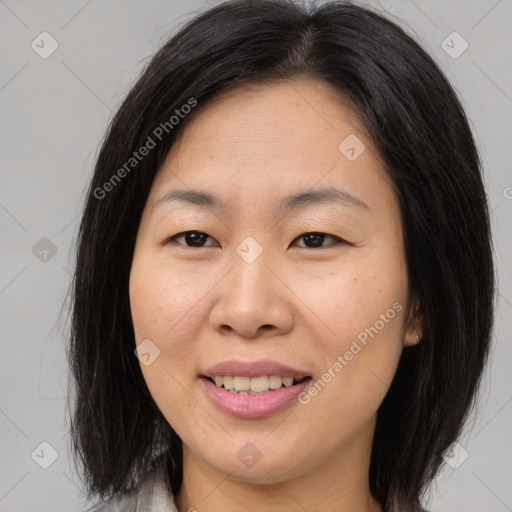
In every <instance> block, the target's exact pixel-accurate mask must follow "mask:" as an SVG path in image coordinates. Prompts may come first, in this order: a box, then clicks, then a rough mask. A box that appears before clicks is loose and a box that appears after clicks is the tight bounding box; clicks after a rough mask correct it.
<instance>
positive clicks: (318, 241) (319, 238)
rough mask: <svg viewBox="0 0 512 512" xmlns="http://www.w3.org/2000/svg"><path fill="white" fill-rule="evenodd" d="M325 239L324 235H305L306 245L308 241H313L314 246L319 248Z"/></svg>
mask: <svg viewBox="0 0 512 512" xmlns="http://www.w3.org/2000/svg"><path fill="white" fill-rule="evenodd" d="M324 237H325V235H323V234H322V233H309V234H307V235H304V241H305V242H306V245H307V244H308V241H310V242H311V241H312V242H313V245H314V246H315V247H317V246H321V245H322V242H323V240H324Z"/></svg>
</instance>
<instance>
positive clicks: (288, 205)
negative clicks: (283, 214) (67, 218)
mask: <svg viewBox="0 0 512 512" xmlns="http://www.w3.org/2000/svg"><path fill="white" fill-rule="evenodd" d="M173 201H177V202H182V203H186V204H193V205H196V206H200V207H202V208H213V209H217V210H221V209H227V208H228V204H227V203H225V202H224V201H222V200H221V199H220V198H219V197H217V196H214V195H212V194H210V193H208V192H205V191H202V190H196V189H190V188H189V189H175V190H169V191H168V192H166V193H165V194H164V195H163V196H162V197H161V198H160V199H158V201H156V202H155V204H154V205H153V209H154V208H156V207H157V206H158V205H160V204H162V203H168V202H173ZM319 204H336V205H342V206H357V207H359V208H366V209H370V208H369V206H368V205H367V204H366V203H365V202H363V201H362V200H361V199H359V198H358V197H355V196H353V195H352V194H350V193H349V192H347V191H346V190H340V189H337V188H334V187H326V188H321V189H317V190H308V191H305V192H300V193H298V194H294V195H291V196H287V197H284V198H283V199H281V200H280V201H279V203H278V207H277V209H278V210H280V211H291V210H298V209H301V208H307V207H311V206H316V205H319Z"/></svg>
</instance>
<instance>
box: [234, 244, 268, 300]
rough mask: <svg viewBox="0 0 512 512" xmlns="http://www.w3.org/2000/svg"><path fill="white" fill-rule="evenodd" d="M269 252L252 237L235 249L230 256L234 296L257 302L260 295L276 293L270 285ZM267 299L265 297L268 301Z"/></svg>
mask: <svg viewBox="0 0 512 512" xmlns="http://www.w3.org/2000/svg"><path fill="white" fill-rule="evenodd" d="M271 252H272V251H271V250H269V248H268V247H265V248H264V247H263V245H262V244H261V243H260V242H258V241H257V240H256V239H255V238H254V237H252V236H248V237H246V238H245V239H244V240H242V242H240V244H238V246H237V247H236V249H235V251H234V253H233V256H232V261H231V264H232V274H233V281H234V283H233V286H234V288H233V289H232V291H234V294H233V295H235V296H238V299H240V300H243V301H246V300H247V299H251V298H252V300H257V299H258V298H260V299H261V298H262V295H267V294H268V295H272V293H277V291H276V290H274V289H273V288H274V286H275V283H272V282H271V281H272V279H271V276H272V273H271V272H270V270H269V268H268V267H269V266H270V265H271V261H270V260H271V257H270V256H271ZM268 298H269V297H267V300H268Z"/></svg>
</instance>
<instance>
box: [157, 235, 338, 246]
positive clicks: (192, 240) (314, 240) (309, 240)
mask: <svg viewBox="0 0 512 512" xmlns="http://www.w3.org/2000/svg"><path fill="white" fill-rule="evenodd" d="M326 237H327V238H331V239H332V240H334V242H333V243H330V244H328V245H327V247H329V246H330V245H338V244H348V242H346V241H345V240H342V239H341V238H338V237H336V236H334V235H329V234H327V233H319V232H317V231H312V232H309V233H303V234H302V235H300V236H298V237H297V238H295V240H300V239H301V238H302V239H304V242H305V245H302V246H301V245H299V247H302V248H306V249H321V248H322V247H325V245H323V242H324V241H325V239H326ZM208 238H211V239H212V240H213V238H212V237H211V236H209V235H207V234H206V233H204V232H202V231H184V232H182V233H178V234H176V235H173V236H171V237H170V238H167V239H166V240H165V241H164V242H163V245H167V244H170V243H177V244H179V245H185V246H186V247H195V248H201V247H213V246H214V245H204V242H205V241H206V240H207V239H208ZM179 239H183V241H184V243H182V242H180V241H178V240H179ZM295 240H294V242H295ZM292 243H293V242H292Z"/></svg>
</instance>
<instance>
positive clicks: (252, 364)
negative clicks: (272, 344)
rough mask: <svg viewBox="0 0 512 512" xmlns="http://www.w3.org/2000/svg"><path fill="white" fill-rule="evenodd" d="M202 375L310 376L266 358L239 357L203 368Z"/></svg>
mask: <svg viewBox="0 0 512 512" xmlns="http://www.w3.org/2000/svg"><path fill="white" fill-rule="evenodd" d="M202 375H203V376H205V377H223V376H225V375H229V376H240V377H261V376H263V375H279V376H281V377H293V378H294V379H300V378H302V377H309V376H310V374H309V373H307V372H304V371H302V370H299V369H297V368H292V367H290V366H286V365H284V364H281V363H278V362H277V361H270V360H268V359H264V360H263V359H262V360H259V361H242V360H240V359H231V360H229V361H221V362H220V363H217V364H215V365H213V366H210V367H209V368H207V369H206V370H204V372H203V374H202Z"/></svg>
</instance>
